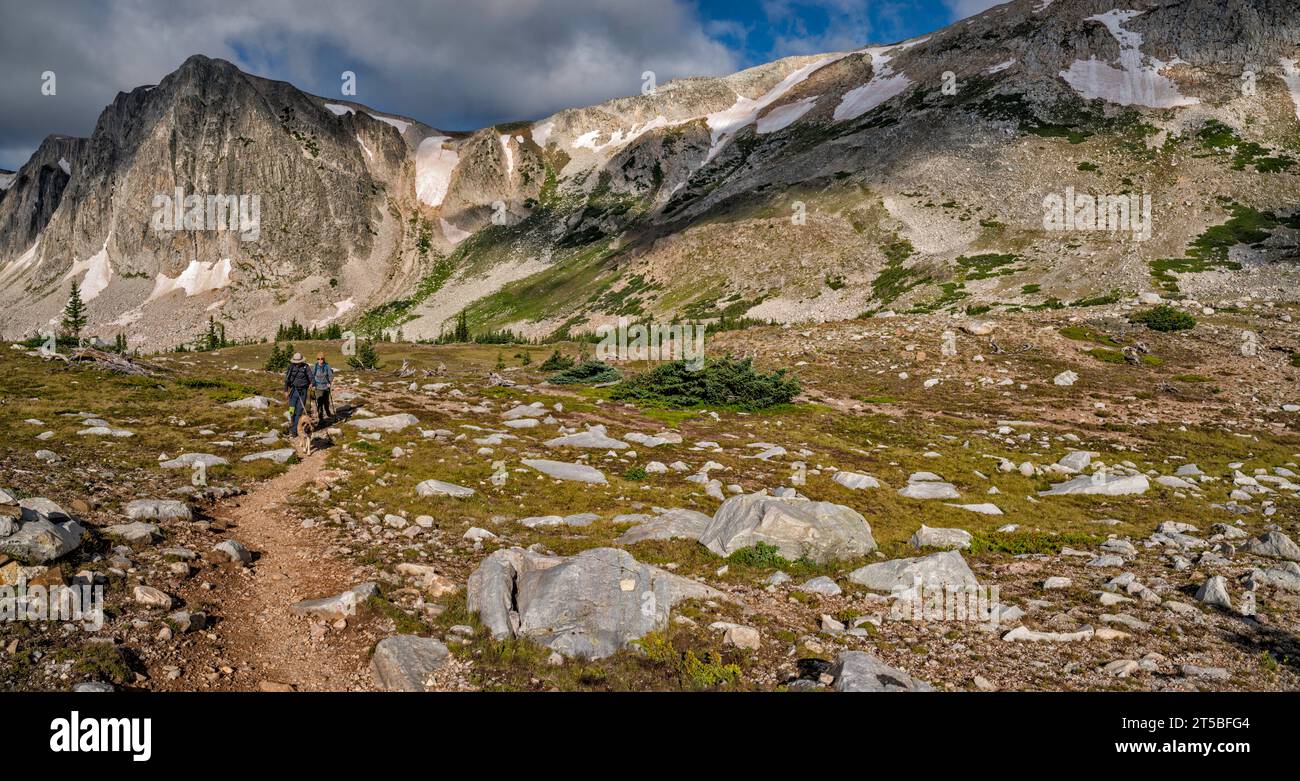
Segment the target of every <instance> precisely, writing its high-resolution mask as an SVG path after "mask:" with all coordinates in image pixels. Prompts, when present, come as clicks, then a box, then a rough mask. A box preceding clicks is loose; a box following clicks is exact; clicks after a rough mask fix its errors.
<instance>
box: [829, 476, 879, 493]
mask: <svg viewBox="0 0 1300 781" xmlns="http://www.w3.org/2000/svg"><path fill="white" fill-rule="evenodd" d="M831 479H832V480H834V481H835V482H837V483H839V484H840V485H842V486H844V487H845V488H848V489H851V490H854V491H861V490H863V489H864V488H879V487H880V481H879V480H877V479H876V478H874V477H872V476H871V475H864V474H862V473H861V472H836V473H835V476H834V477H832V478H831Z"/></svg>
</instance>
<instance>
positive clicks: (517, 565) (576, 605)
mask: <svg viewBox="0 0 1300 781" xmlns="http://www.w3.org/2000/svg"><path fill="white" fill-rule="evenodd" d="M720 598H724V595H723V594H722V593H721V592H718V591H717V590H715V589H712V588H709V587H708V586H705V585H704V584H702V583H696V582H695V581H693V580H688V579H686V578H683V577H680V576H678V575H674V574H672V573H670V572H665V571H664V570H661V569H659V568H657V567H652V566H650V565H648V564H642V563H641V562H639V561H637V560H636V559H634V558H632V556H631V554H629V553H627V552H626V551H622V550H619V549H617V548H593V549H591V550H586V551H583V552H582V553H579V554H577V555H576V556H570V557H567V558H562V557H554V556H542V555H540V554H536V553H533V552H531V551H527V550H525V549H523V548H507V549H503V550H499V551H496V552H494V553H492V554H491V555H490V556H488V557H487V558H486V559H484V560H483V562H482V564H480V565H479V567H478V569H476V570H475V571H474V573H473V574H471V575H470V578H469V585H468V589H467V594H466V604H467V606H468V608H469V610H470V611H471V612H473V613H477V614H478V616H479V620H480V621H482V623H483V625H484V626H485V627H486V628H487V630H488V631H489V632H490V633H491V635H492V637H493V638H495V639H497V640H502V639H505V638H508V637H520V638H528V639H530V640H532V641H534V642H536V643H539V644H541V645H543V646H546V647H547V648H550V649H551V650H553V651H558V652H559V653H561V654H563V655H565V656H576V657H581V658H585V659H599V658H602V657H606V656H609V655H611V654H613V653H616V652H617V651H619V650H620V649H622V648H624V647H626V646H627V645H629V644H630V643H632V642H633V641H634V640H637V639H638V638H640V637H643V636H645V635H646V634H647V633H649V632H653V631H656V630H662V629H664V628H666V627H667V626H668V612H669V610H670V609H671V608H672V606H673V605H675V604H677V603H678V602H680V601H682V600H684V599H720Z"/></svg>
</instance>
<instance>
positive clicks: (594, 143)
mask: <svg viewBox="0 0 1300 781" xmlns="http://www.w3.org/2000/svg"><path fill="white" fill-rule="evenodd" d="M685 121H686V122H689V121H691V120H689V119H688V120H685ZM678 124H681V122H669V121H668V118H667V117H665V116H663V115H662V114H661V115H659V116H657V117H655V118H654V119H652V120H650V121H649V122H645V123H643V124H640V125H633V126H632V127H631V128H630V129H628V130H626V131H625V130H623V129H622V128H619V129H618V130H615V131H614V132H613V133H610V135H609V140H608V141H606V142H605V143H603V144H601V143H598V142H599V141H600V136H601V131H599V130H592V131H590V132H588V133H583V134H582V135H580V136H578V137H577V138H575V139H573V141H572V143H571V144H570V146H572V147H573V148H574V149H582V148H586V149H590V150H591V151H593V152H604V151H605V150H607V149H618V148H621V147H624V146H627V145H628V144H630V143H632V142H633V141H635V140H636V139H638V138H640V137H641V136H642V135H643V134H644V133H645V132H646V131H649V130H654V129H656V128H661V127H669V126H670V125H678Z"/></svg>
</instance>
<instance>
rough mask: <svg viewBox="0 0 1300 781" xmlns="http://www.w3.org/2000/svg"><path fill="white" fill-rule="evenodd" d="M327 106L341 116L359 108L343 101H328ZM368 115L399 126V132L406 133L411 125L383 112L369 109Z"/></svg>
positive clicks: (353, 112) (355, 111) (354, 111)
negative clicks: (344, 103) (379, 112)
mask: <svg viewBox="0 0 1300 781" xmlns="http://www.w3.org/2000/svg"><path fill="white" fill-rule="evenodd" d="M325 108H327V109H329V110H330V111H332V112H333V113H334V114H336V115H338V116H340V117H341V116H343V115H344V114H355V113H357V110H356V109H355V108H354V107H352V106H345V105H343V104H342V103H326V104H325ZM366 116H368V117H370V118H371V119H377V120H379V121H380V122H383V123H385V124H388V125H392V126H393V127H395V128H397V132H398V133H405V132H406V129H407V128H408V127H410V126H411V123H410V122H403V121H402V120H400V119H394V118H393V117H389V116H385V115H383V114H375V113H372V112H369V111H367V112H366Z"/></svg>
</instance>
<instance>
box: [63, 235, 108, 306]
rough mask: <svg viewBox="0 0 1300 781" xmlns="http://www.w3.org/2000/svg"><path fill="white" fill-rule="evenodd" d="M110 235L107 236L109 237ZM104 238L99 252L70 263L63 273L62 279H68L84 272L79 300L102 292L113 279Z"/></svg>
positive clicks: (93, 296) (84, 299) (106, 241)
mask: <svg viewBox="0 0 1300 781" xmlns="http://www.w3.org/2000/svg"><path fill="white" fill-rule="evenodd" d="M111 238H112V236H111V235H110V236H109V239H111ZM109 239H104V246H103V247H102V248H100V250H99V252H96V253H95V254H94V255H91V256H90V257H89V258H86V259H85V260H79V261H77V262H76V263H73V264H72V268H70V269H68V273H66V274H64V275H63V281H65V282H66V281H68V280H69V279H72V278H73V277H75V276H77V275H78V274H81V273H83V272H84V273H85V275H86V276H85V277H83V278H82V280H81V300H82V301H90V300H92V299H94V298H95V297H96V296H98V295H99V294H100V293H102V292H104V288H106V287H108V283H109V282H111V281H112V280H113V266H112V264H110V263H109V262H108V242H109Z"/></svg>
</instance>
